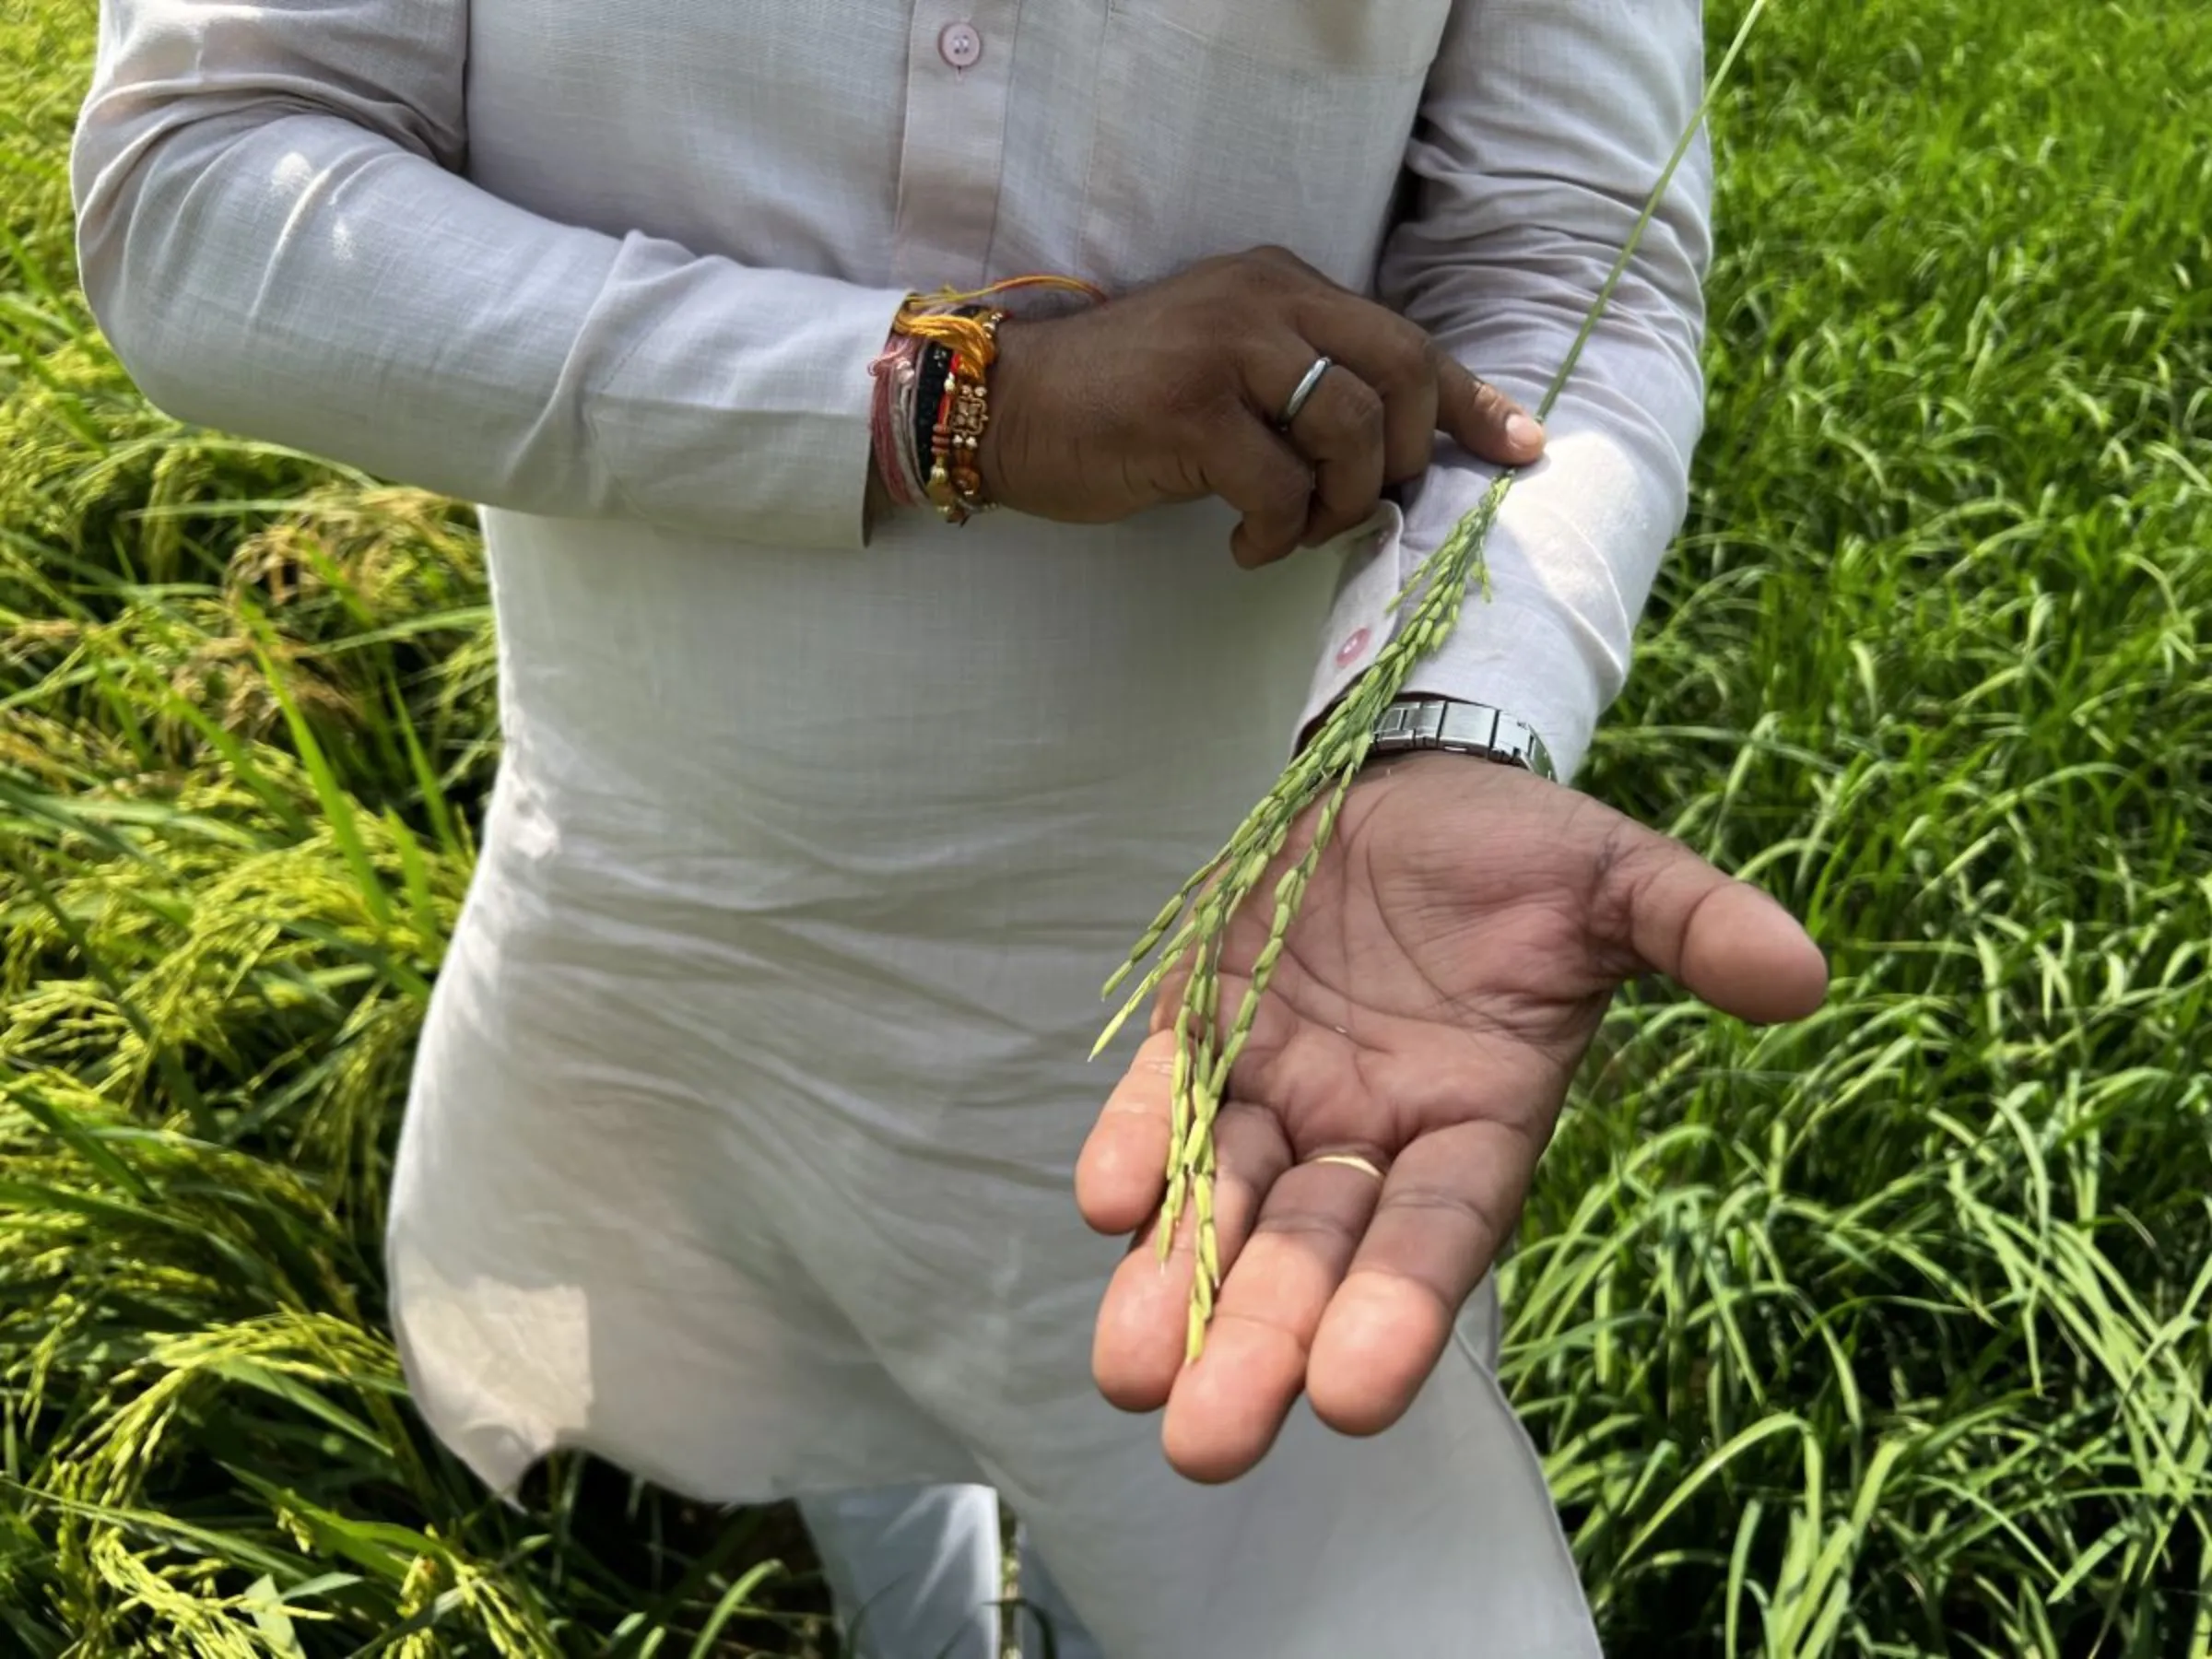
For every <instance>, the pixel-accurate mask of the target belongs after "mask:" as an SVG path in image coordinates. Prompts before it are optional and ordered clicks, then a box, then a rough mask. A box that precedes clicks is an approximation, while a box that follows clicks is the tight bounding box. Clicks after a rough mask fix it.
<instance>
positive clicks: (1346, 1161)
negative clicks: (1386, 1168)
mask: <svg viewBox="0 0 2212 1659" xmlns="http://www.w3.org/2000/svg"><path fill="white" fill-rule="evenodd" d="M1299 1163H1300V1166H1301V1167H1302V1166H1303V1165H1306V1164H1342V1165H1343V1166H1344V1167H1345V1168H1346V1169H1347V1170H1358V1171H1361V1172H1362V1173H1365V1174H1369V1175H1372V1176H1373V1177H1374V1178H1375V1179H1376V1180H1377V1181H1381V1180H1382V1171H1381V1170H1379V1169H1377V1168H1376V1167H1375V1163H1374V1160H1373V1159H1367V1158H1362V1157H1360V1156H1359V1153H1357V1152H1316V1153H1314V1154H1313V1156H1312V1157H1311V1158H1301V1159H1299Z"/></svg>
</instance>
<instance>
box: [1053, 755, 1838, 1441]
mask: <svg viewBox="0 0 2212 1659" xmlns="http://www.w3.org/2000/svg"><path fill="white" fill-rule="evenodd" d="M1302 839H1303V838H1302V837H1300V838H1294V840H1293V842H1292V846H1291V849H1290V851H1289V852H1288V853H1286V857H1291V856H1295V855H1296V854H1297V853H1298V851H1299V847H1300V841H1301V840H1302ZM1272 888H1273V883H1272V882H1266V883H1263V884H1262V887H1261V889H1260V890H1261V892H1262V893H1263V894H1265V893H1268V892H1271V891H1272ZM1266 936H1267V913H1266V910H1265V908H1264V907H1262V906H1261V905H1258V904H1256V903H1255V904H1254V905H1253V906H1251V907H1249V908H1248V909H1247V910H1246V911H1245V912H1242V913H1241V914H1240V915H1239V917H1238V918H1237V919H1236V921H1235V922H1234V924H1232V927H1231V930H1230V935H1229V937H1228V940H1227V942H1226V944H1225V947H1224V951H1223V959H1222V971H1221V982H1222V1003H1223V1006H1224V1007H1225V1008H1228V1009H1233V1008H1234V1007H1235V1006H1236V1004H1237V1002H1238V1000H1239V998H1240V997H1241V995H1242V993H1243V989H1244V984H1245V978H1244V975H1245V972H1246V971H1247V970H1248V969H1249V967H1250V965H1251V963H1252V961H1253V959H1254V957H1255V956H1256V955H1257V954H1258V951H1259V948H1260V947H1261V946H1262V945H1263V944H1264V943H1265V939H1266ZM1654 971H1656V972H1662V973H1665V974H1668V975H1670V976H1671V977H1673V978H1675V979H1676V980H1677V981H1679V982H1681V983H1683V984H1684V985H1686V986H1687V987H1688V989H1689V990H1690V991H1691V992H1693V993H1694V994H1697V995H1698V996H1700V997H1701V998H1703V999H1704V1000H1705V1001H1707V1002H1709V1003H1711V1004H1712V1005H1713V1006H1715V1007H1718V1008H1720V1009H1722V1010H1724V1011H1725V1012H1727V1013H1730V1014H1735V1015H1737V1016H1740V1017H1742V1018H1747V1019H1754V1020H1761V1021H1770V1020H1778V1019H1786V1018H1796V1017H1799V1016H1802V1015H1804V1014H1806V1013H1809V1012H1811V1011H1812V1009H1813V1008H1814V1007H1816V1006H1818V1003H1819V1001H1820V998H1821V996H1822V994H1824V992H1825V990H1826V985H1827V970H1826V966H1825V964H1824V962H1823V960H1822V959H1821V956H1820V953H1819V951H1818V949H1817V948H1815V947H1814V946H1813V944H1812V941H1811V940H1810V939H1809V938H1807V937H1806V934H1805V932H1804V930H1803V929H1802V928H1800V927H1799V926H1798V924H1796V922H1795V921H1794V920H1793V919H1792V918H1791V917H1790V916H1789V915H1788V914H1787V913H1786V912H1784V911H1783V910H1782V909H1781V908H1780V907H1779V906H1778V905H1776V904H1775V903H1774V902H1773V901H1772V900H1770V899H1768V898H1766V897H1765V896H1764V895H1763V894H1761V893H1759V891H1758V890H1757V889H1756V888H1751V887H1748V886H1746V885H1745V884H1743V883H1741V882H1736V881H1733V880H1731V879H1729V878H1728V877H1725V876H1723V875H1722V874H1721V873H1720V872H1719V871H1718V870H1716V869H1714V868H1713V867H1712V865H1708V864H1707V863H1705V862H1704V861H1703V860H1702V859H1700V858H1699V857H1698V856H1697V855H1696V854H1695V853H1691V852H1690V851H1689V850H1688V848H1686V847H1684V846H1683V845H1681V844H1680V843H1679V842H1677V841H1670V840H1668V839H1667V838H1665V837H1664V836H1660V835H1657V834H1655V833H1653V831H1651V830H1646V829H1644V828H1642V827H1641V826H1640V825H1638V824H1636V823H1635V822H1633V821H1632V820H1631V819H1629V818H1624V817H1622V816H1621V815H1620V814H1618V813H1616V812H1614V811H1612V810H1610V809H1609V808H1607V807H1606V806H1601V805H1599V804H1598V803H1597V802H1595V801H1594V800H1592V799H1590V798H1589V797H1588V796H1586V795H1582V794H1576V793H1575V792H1573V791H1571V790H1569V789H1565V788H1562V787H1560V786H1559V785H1557V784H1553V783H1547V782H1543V781H1542V780H1540V779H1537V778H1535V777H1533V776H1531V775H1529V774H1528V773H1526V772H1524V771H1516V770H1514V769H1512V768H1508V767H1503V766H1496V765H1490V764H1487V763H1485V762H1482V761H1479V760H1472V759H1465V758H1464V757H1460V756H1453V755H1435V756H1422V757H1419V758H1417V759H1409V760H1405V761H1400V762H1397V763H1394V764H1392V765H1390V766H1387V767H1377V768H1375V769H1374V770H1373V771H1371V772H1370V773H1369V774H1368V775H1367V776H1366V777H1364V778H1363V779H1362V780H1361V781H1360V782H1359V784H1358V785H1356V786H1355V788H1354V790H1353V793H1352V796H1351V798H1350V800H1349V801H1347V804H1346V806H1345V810H1344V814H1343V817H1342V818H1341V819H1340V822H1339V826H1338V830H1337V835H1336V838H1335V841H1334V842H1333V843H1332V844H1331V845H1330V846H1329V847H1328V848H1327V849H1326V850H1325V852H1324V855H1323V858H1322V861H1321V863H1320V865H1319V867H1318V868H1317V869H1316V871H1315V873H1314V877H1313V881H1312V886H1311V888H1309V889H1308V892H1307V895H1306V900H1305V904H1304V907H1303V909H1302V910H1301V912H1300V915H1299V919H1298V921H1297V923H1296V924H1295V925H1294V926H1293V928H1292V929H1291V932H1290V935H1289V938H1288V941H1287V944H1286V947H1285V949H1284V952H1283V955H1282V959H1281V961H1280V963H1279V964H1278V966H1277V970H1276V972H1275V975H1274V978H1273V979H1272V980H1271V981H1270V983H1269V989H1268V994H1267V996H1266V998H1265V1001H1264V1002H1263V1003H1262V1005H1261V1007H1260V1012H1259V1018H1258V1020H1257V1022H1256V1024H1255V1025H1254V1027H1253V1033H1252V1038H1251V1041H1250V1042H1249V1043H1248V1045H1247V1046H1246V1048H1245V1050H1244V1052H1243V1054H1242V1055H1241V1058H1240V1060H1239V1062H1238V1064H1237V1065H1236V1067H1235V1070H1234V1072H1233V1074H1232V1076H1231V1077H1230V1085H1229V1088H1228V1091H1227V1096H1226V1098H1225V1100H1224V1101H1223V1104H1222V1109H1221V1113H1220V1116H1219V1118H1218V1122H1217V1124H1216V1135H1217V1140H1216V1145H1217V1149H1218V1160H1219V1177H1218V1191H1217V1194H1216V1213H1217V1216H1218V1227H1219V1243H1220V1250H1221V1262H1222V1267H1223V1272H1224V1276H1225V1277H1224V1281H1223V1285H1222V1289H1221V1294H1220V1298H1219V1300H1218V1306H1217V1309H1216V1312H1215V1315H1214V1322H1213V1326H1212V1329H1211V1332H1210V1334H1209V1335H1208V1337H1207V1340H1206V1351H1205V1353H1204V1354H1203V1355H1202V1356H1201V1358H1200V1359H1199V1360H1198V1362H1197V1363H1196V1364H1195V1365H1192V1366H1187V1367H1186V1366H1185V1365H1184V1363H1183V1346H1184V1331H1185V1319H1186V1306H1187V1302H1188V1298H1189V1293H1190V1280H1191V1273H1192V1250H1191V1245H1190V1240H1189V1237H1188V1234H1189V1223H1188V1221H1187V1219H1186V1221H1185V1223H1184V1227H1183V1229H1182V1232H1183V1235H1184V1236H1183V1237H1182V1238H1181V1239H1179V1240H1178V1241H1177V1246H1176V1249H1175V1253H1174V1254H1173V1256H1172V1258H1171V1263H1170V1265H1169V1267H1168V1270H1167V1271H1165V1272H1164V1273H1163V1272H1162V1271H1161V1269H1160V1267H1159V1265H1158V1263H1157V1261H1156V1259H1155V1256H1154V1253H1153V1252H1152V1251H1151V1250H1150V1249H1148V1248H1147V1249H1140V1250H1135V1251H1133V1252H1132V1253H1131V1254H1130V1255H1129V1257H1128V1258H1127V1259H1126V1260H1125V1261H1124V1263H1123V1265H1122V1266H1121V1268H1120V1270H1119V1271H1118V1272H1117V1273H1116V1274H1115V1276H1114V1278H1113V1281H1112V1284H1111V1285H1110V1286H1109V1288H1108V1290H1107V1294H1106V1299H1105V1301H1104V1304H1103V1306H1102V1307H1101V1308H1100V1314H1099V1324H1098V1335H1097V1342H1096V1347H1095V1349H1094V1353H1093V1368H1094V1371H1095V1372H1096V1375H1097V1379H1098V1383H1099V1386H1100V1390H1101V1391H1102V1392H1103V1393H1104V1394H1105V1395H1106V1396H1107V1398H1109V1399H1110V1400H1112V1402H1113V1403H1114V1404H1116V1405H1118V1406H1124V1407H1125V1408H1127V1409H1130V1410H1154V1409H1157V1408H1159V1407H1160V1406H1165V1407H1166V1408H1167V1410H1166V1418H1165V1420H1164V1423H1163V1427H1162V1436H1163V1441H1164V1443H1165V1447H1166V1450H1167V1454H1168V1456H1169V1458H1170V1460H1171V1462H1172V1463H1173V1464H1174V1465H1176V1467H1177V1468H1179V1469H1181V1470H1182V1472H1183V1473H1184V1474H1185V1475H1188V1476H1190V1477H1193V1478H1195V1479H1200V1480H1226V1479H1230V1478H1232V1477H1235V1476H1237V1475H1240V1474H1241V1473H1243V1472H1244V1471H1245V1470H1246V1469H1249V1468H1250V1467H1251V1466H1252V1465H1254V1464H1256V1463H1257V1462H1258V1461H1259V1460H1260V1458H1261V1457H1262V1456H1263V1455H1264V1454H1265V1452H1266V1450H1267V1448H1268V1446H1269V1445H1270V1444H1271V1443H1272V1442H1273V1441H1274V1439H1275V1435H1276V1433H1277V1430H1279V1429H1280V1427H1281V1426H1282V1423H1283V1420H1284V1418H1285V1417H1286V1416H1287V1415H1288V1411H1289V1409H1290V1407H1291V1406H1292V1404H1293V1403H1294V1402H1295V1401H1296V1399H1297V1398H1298V1396H1299V1394H1300V1393H1301V1392H1302V1393H1303V1394H1306V1395H1307V1397H1308V1398H1309V1399H1310V1400H1311V1401H1312V1406H1313V1408H1314V1410H1315V1412H1316V1413H1317V1414H1318V1415H1319V1416H1320V1418H1322V1419H1323V1420H1324V1422H1327V1423H1329V1424H1331V1425H1332V1426H1334V1427H1335V1428H1337V1429H1339V1430H1344V1431H1346V1432H1348V1433H1354V1434H1360V1433H1373V1432H1376V1431H1378V1430H1382V1429H1384V1428H1387V1427H1388V1426H1389V1425H1390V1424H1392V1423H1393V1422H1394V1421H1396V1420H1397V1418H1399V1416H1401V1415H1402V1414H1403V1413H1404V1411H1405V1410H1406V1407H1407V1406H1409V1405H1410V1404H1411V1403H1412V1400H1413V1397H1414V1395H1415V1394H1416V1393H1417V1392H1418V1389H1419V1387H1420V1385H1421V1383H1422V1382H1423V1380H1424V1379H1425V1378H1426V1377H1427V1376H1428V1375H1429V1372H1430V1369H1431V1368H1432V1367H1433V1366H1434V1365H1435V1364H1436V1362H1437V1359H1438V1358H1439V1357H1440V1356H1441V1353H1442V1352H1443V1349H1444V1346H1445V1344H1446V1343H1447V1342H1448V1341H1449V1339H1450V1335H1451V1329H1452V1324H1453V1320H1454V1319H1455V1318H1456V1316H1457V1314H1458V1312H1459V1310H1460V1307H1461V1305H1462V1304H1463V1303H1464V1302H1465V1300H1466V1298H1467V1297H1468V1295H1469V1294H1470V1293H1471V1292H1472V1291H1473V1289H1474V1288H1475V1287H1476V1286H1477V1284H1479V1283H1480V1282H1481V1279H1482V1276H1483V1275H1484V1274H1485V1273H1487V1272H1488V1270H1489V1267H1490V1265H1491V1263H1492V1262H1493V1261H1494V1260H1495V1259H1496V1257H1497V1255H1498V1253H1499V1250H1500V1245H1501V1244H1502V1243H1503V1241H1505V1239H1506V1238H1507V1236H1508V1235H1509V1233H1510V1232H1511V1230H1512V1228H1513V1226H1514V1225H1515V1223H1516V1222H1517V1220H1518V1218H1519V1216H1520V1213H1521V1206H1522V1202H1523V1200H1524V1197H1525V1196H1526V1194H1527V1191H1528V1184H1529V1181H1530V1178H1531V1177H1532V1175H1533V1174H1534V1172H1535V1165H1536V1159H1537V1158H1538V1156H1539V1155H1540V1154H1541V1153H1542V1151H1543V1149H1544V1147H1545V1146H1546V1144H1547V1142H1548V1140H1549V1139H1550V1135H1551V1131H1552V1126H1553V1124H1554V1123H1555V1121H1556V1120H1557V1118H1558V1115H1559V1107H1560V1105H1561V1103H1562V1101H1563V1100H1565V1097H1566V1093H1567V1086H1568V1083H1569V1080H1570V1079H1571V1077H1572V1076H1573V1074H1574V1071H1575V1068H1576V1066H1577V1065H1580V1063H1581V1061H1582V1058H1583V1053H1584V1052H1585V1051H1586V1050H1587V1049H1588V1047H1589V1044H1590V1041H1591V1038H1592V1037H1593V1035H1594V1033H1595V1031H1596V1029H1597V1024H1598V1021H1599V1019H1600V1018H1601V1017H1602V1016H1603V1014H1604V1012H1605V1008H1606V1003H1607V1002H1608V1000H1609V999H1610V998H1611V996H1612V994H1613V993H1614V991H1615V990H1616V989H1617V988H1618V986H1619V985H1620V983H1621V982H1623V981H1625V980H1628V979H1630V978H1632V977H1634V976H1636V975H1639V974H1643V973H1648V972H1654ZM1180 989H1181V988H1180V985H1179V984H1177V983H1173V982H1171V983H1170V985H1169V986H1168V987H1167V988H1166V990H1165V992H1164V993H1163V995H1162V1000H1161V1003H1160V1005H1159V1013H1157V1014H1156V1016H1155V1019H1154V1028H1155V1029H1154V1031H1153V1034H1152V1036H1151V1037H1150V1038H1149V1039H1148V1040H1147V1041H1146V1043H1145V1044H1144V1046H1143V1047H1142V1049H1140V1051H1139V1052H1138V1053H1137V1055H1136V1058H1135V1061H1134V1062H1133V1063H1132V1065H1131V1066H1130V1068H1129V1071H1128V1072H1127V1074H1126V1075H1125V1076H1124V1077H1123V1079H1122V1081H1121V1083H1120V1084H1119V1085H1118V1086H1117V1087H1116V1088H1115V1090H1114V1092H1113V1095H1112V1099H1110V1100H1109V1101H1108V1102H1107V1105H1106V1107H1105V1110H1104V1111H1103V1112H1101V1113H1100V1118H1099V1122H1098V1124H1097V1125H1096V1127H1095V1128H1094V1129H1093V1130H1092V1132H1091V1135H1090V1137H1089V1140H1088V1143H1087V1144H1086V1146H1085V1147H1084V1150H1083V1156H1082V1159H1081V1161H1080V1163H1079V1164H1078V1166H1077V1202H1078V1203H1079V1204H1080V1205H1081V1206H1082V1210H1083V1214H1084V1216H1085V1218H1087V1219H1088V1221H1089V1223H1090V1224H1091V1225H1092V1226H1093V1227H1095V1228H1098V1229H1099V1230H1101V1231H1105V1232H1112V1233H1131V1232H1136V1231H1138V1230H1143V1229H1146V1228H1147V1225H1148V1224H1149V1223H1150V1222H1151V1221H1152V1220H1153V1218H1154V1217H1155V1216H1156V1214H1157V1212H1158V1209H1159V1203H1160V1200H1161V1197H1162V1196H1163V1194H1164V1192H1165V1170H1166V1166H1167V1157H1168V1135H1169V1108H1170V1100H1169V1090H1170V1080H1171V1062H1172V1056H1173V1053H1174V1038H1173V1035H1172V1032H1171V1030H1167V1029H1165V1028H1166V1027H1167V1026H1168V1025H1169V1024H1170V1023H1171V1020H1172V1017H1173V1009H1174V1006H1175V999H1176V998H1178V997H1179V996H1180ZM1329 1153H1348V1154H1355V1155H1357V1157H1358V1158H1359V1159H1366V1160H1368V1161H1369V1162H1370V1163H1371V1164H1372V1165H1373V1166H1374V1167H1375V1168H1377V1169H1380V1170H1382V1171H1385V1176H1384V1179H1383V1180H1382V1182H1377V1181H1376V1180H1375V1178H1374V1176H1373V1175H1372V1174H1371V1173H1370V1172H1369V1171H1367V1170H1365V1169H1362V1168H1359V1166H1358V1163H1357V1162H1356V1161H1352V1162H1341V1163H1340V1162H1334V1161H1331V1162H1319V1163H1316V1162H1312V1161H1310V1160H1312V1159H1316V1158H1319V1157H1323V1156H1324V1155H1326V1154H1329Z"/></svg>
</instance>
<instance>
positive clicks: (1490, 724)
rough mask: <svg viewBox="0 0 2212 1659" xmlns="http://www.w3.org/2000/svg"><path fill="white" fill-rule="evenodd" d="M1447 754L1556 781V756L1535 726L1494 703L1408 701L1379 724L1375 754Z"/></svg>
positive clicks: (1398, 703)
mask: <svg viewBox="0 0 2212 1659" xmlns="http://www.w3.org/2000/svg"><path fill="white" fill-rule="evenodd" d="M1417 749H1442V750H1445V751H1448V752H1450V753H1452V754H1456V755H1474V756H1477V757H1478V758H1480V759H1485V760H1495V761H1498V762H1500V763H1501V764H1503V765H1506V766H1518V767H1521V768H1522V769H1523V770H1524V771H1532V772H1535V774H1536V776H1537V777H1539V778H1543V779H1547V780H1553V781H1556V779H1555V774H1554V772H1553V771H1552V765H1551V755H1550V752H1549V751H1548V750H1547V749H1546V748H1545V747H1544V739H1543V738H1541V737H1539V736H1537V735H1536V729H1535V727H1534V726H1532V725H1530V724H1528V722H1526V721H1525V720H1521V719H1518V718H1516V717H1515V716H1513V715H1511V714H1508V713H1507V712H1505V711H1504V710H1503V709H1493V708H1491V707H1490V706H1489V704H1488V703H1477V702H1453V700H1450V699H1448V698H1442V697H1402V698H1400V699H1399V700H1397V701H1396V702H1394V703H1392V704H1391V705H1390V707H1388V708H1387V709H1385V710H1383V711H1382V718H1381V719H1380V720H1378V721H1376V722H1375V741H1374V747H1372V748H1371V749H1370V750H1369V751H1368V752H1369V753H1370V754H1371V755H1402V754H1406V753H1407V752H1409V751H1412V750H1417Z"/></svg>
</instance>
